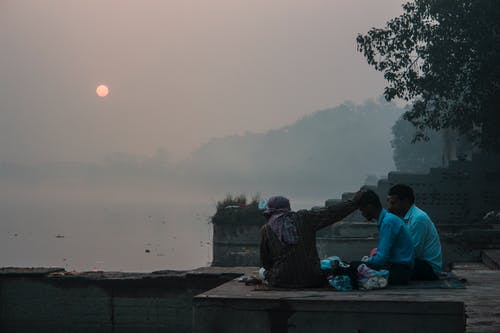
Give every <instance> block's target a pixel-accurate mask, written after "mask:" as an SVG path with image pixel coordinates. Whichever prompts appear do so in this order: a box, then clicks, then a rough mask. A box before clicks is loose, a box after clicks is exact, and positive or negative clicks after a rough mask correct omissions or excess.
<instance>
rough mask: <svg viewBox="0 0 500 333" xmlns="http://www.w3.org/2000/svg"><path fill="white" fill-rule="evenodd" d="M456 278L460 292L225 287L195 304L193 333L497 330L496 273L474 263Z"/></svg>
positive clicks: (499, 289)
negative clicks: (460, 280) (461, 282)
mask: <svg viewBox="0 0 500 333" xmlns="http://www.w3.org/2000/svg"><path fill="white" fill-rule="evenodd" d="M454 273H455V274H457V275H458V276H459V277H461V278H464V279H466V280H467V283H466V285H467V288H466V289H390V288H389V289H383V290H376V291H365V292H363V291H354V292H335V291H333V290H332V291H323V290H321V291H319V290H295V291H283V290H281V291H278V290H272V291H259V290H256V288H255V287H254V286H245V285H244V284H242V283H239V282H237V281H230V282H228V283H226V284H224V285H221V286H219V287H217V288H215V289H212V290H210V291H208V292H205V293H202V294H200V295H198V296H196V297H195V298H194V300H193V331H194V332H196V333H205V332H238V333H245V332H252V333H256V332H307V333H314V332H328V331H330V332H333V331H335V332H350V333H351V332H363V333H378V332H401V333H405V332H412V333H414V332H425V333H432V332H439V333H445V332H467V333H487V332H497V333H498V332H500V271H494V270H489V269H488V268H487V267H486V266H484V265H480V264H475V265H472V266H471V265H462V266H460V265H457V266H456V267H455V270H454ZM466 318H467V320H466Z"/></svg>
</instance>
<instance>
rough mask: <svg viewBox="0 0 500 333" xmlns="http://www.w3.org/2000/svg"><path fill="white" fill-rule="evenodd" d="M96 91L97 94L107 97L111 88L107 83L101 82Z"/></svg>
mask: <svg viewBox="0 0 500 333" xmlns="http://www.w3.org/2000/svg"><path fill="white" fill-rule="evenodd" d="M95 93H96V94H97V96H99V97H106V96H108V94H109V88H108V86H107V85H105V84H100V85H98V86H97V88H96V89H95Z"/></svg>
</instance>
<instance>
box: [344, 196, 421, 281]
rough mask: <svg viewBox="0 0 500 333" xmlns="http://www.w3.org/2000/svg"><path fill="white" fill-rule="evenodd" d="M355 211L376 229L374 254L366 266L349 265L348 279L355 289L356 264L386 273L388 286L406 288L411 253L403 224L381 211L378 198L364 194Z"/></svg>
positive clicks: (411, 262)
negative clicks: (349, 278)
mask: <svg viewBox="0 0 500 333" xmlns="http://www.w3.org/2000/svg"><path fill="white" fill-rule="evenodd" d="M358 206H359V210H360V211H361V213H362V214H363V216H364V217H365V218H366V219H367V220H369V221H370V220H376V221H377V226H378V229H379V241H378V246H377V253H376V254H375V255H374V256H372V257H370V258H369V259H368V261H366V262H360V261H356V262H351V279H353V282H354V283H353V286H354V287H355V286H356V285H357V268H358V266H359V265H360V264H363V263H364V264H366V265H367V266H368V267H370V268H372V269H376V270H380V269H387V270H388V271H389V284H407V283H408V282H409V281H410V277H411V273H412V269H413V261H414V259H415V252H414V248H413V243H412V241H411V237H410V234H409V233H408V230H407V229H406V227H405V225H404V222H403V220H401V219H400V218H399V217H397V216H396V215H394V214H392V213H389V212H388V211H387V210H385V209H384V208H382V204H381V203H380V199H379V197H378V195H377V194H376V193H375V192H373V191H371V190H368V191H364V193H363V194H362V196H361V198H360V199H359V202H358Z"/></svg>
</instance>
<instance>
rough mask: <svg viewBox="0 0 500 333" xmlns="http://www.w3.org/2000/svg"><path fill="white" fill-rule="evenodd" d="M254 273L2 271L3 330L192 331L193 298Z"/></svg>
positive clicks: (0, 322)
mask: <svg viewBox="0 0 500 333" xmlns="http://www.w3.org/2000/svg"><path fill="white" fill-rule="evenodd" d="M250 269H252V268H248V267H246V268H240V267H231V269H227V268H218V267H203V268H199V269H195V270H192V271H170V270H166V271H158V272H153V273H123V272H80V273H79V272H66V271H64V270H61V269H57V268H56V269H52V268H4V269H0V332H2V333H3V332H16V333H17V332H85V333H87V332H109V333H111V332H113V333H116V332H191V331H192V298H193V296H195V295H197V294H199V293H201V292H203V291H206V290H209V289H212V288H214V287H216V286H218V285H221V284H223V283H225V282H227V281H229V280H232V279H234V278H236V277H238V276H240V275H242V274H244V273H248V271H249V270H250Z"/></svg>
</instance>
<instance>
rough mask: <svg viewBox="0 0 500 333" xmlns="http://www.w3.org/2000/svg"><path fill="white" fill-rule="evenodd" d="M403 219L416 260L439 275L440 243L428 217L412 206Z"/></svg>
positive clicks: (440, 260) (440, 267)
mask: <svg viewBox="0 0 500 333" xmlns="http://www.w3.org/2000/svg"><path fill="white" fill-rule="evenodd" d="M403 219H404V221H405V223H406V226H407V228H408V231H409V232H410V235H411V236H412V242H413V246H414V247H415V257H416V259H417V260H422V261H426V262H428V263H429V264H430V266H431V267H432V270H433V271H434V273H435V274H436V275H437V274H439V273H440V272H441V270H442V264H443V263H442V253H441V241H440V239H439V234H438V232H437V229H436V227H435V225H434V223H432V220H431V219H430V217H429V215H427V213H426V212H424V211H423V210H421V209H420V208H418V207H417V206H415V205H413V206H412V207H411V208H410V210H409V211H408V212H407V214H406V215H405V217H404V218H403Z"/></svg>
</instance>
